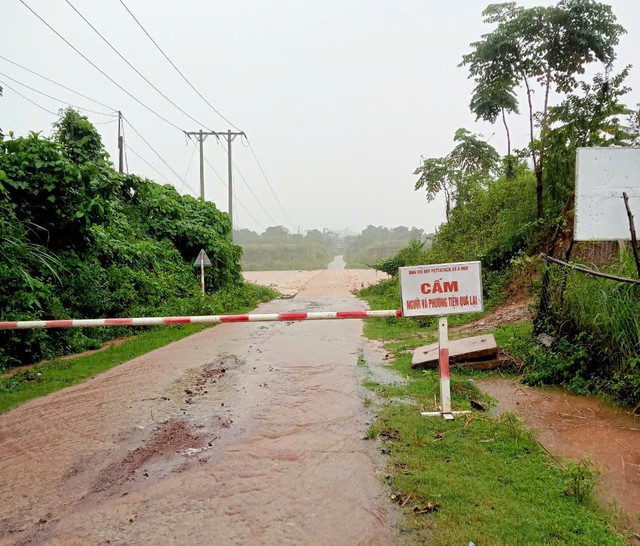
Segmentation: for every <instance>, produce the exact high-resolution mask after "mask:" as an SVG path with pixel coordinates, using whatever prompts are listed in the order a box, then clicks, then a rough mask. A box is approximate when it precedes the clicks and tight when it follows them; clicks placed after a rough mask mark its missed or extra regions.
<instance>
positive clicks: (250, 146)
mask: <svg viewBox="0 0 640 546" xmlns="http://www.w3.org/2000/svg"><path fill="white" fill-rule="evenodd" d="M247 143H248V144H249V150H250V151H251V154H252V155H253V158H254V159H255V160H256V163H257V164H258V168H259V169H260V172H261V173H262V176H263V177H264V179H265V182H266V183H267V186H269V189H270V190H271V193H272V194H273V197H274V198H275V200H276V203H278V206H279V207H280V210H281V211H282V213H283V214H284V215H285V218H286V219H287V221H288V222H289V225H290V226H291V227H292V228H294V231H295V224H294V223H293V222H292V221H291V218H289V215H288V214H287V212H286V211H285V210H284V207H283V206H282V203H280V199H278V196H277V195H276V192H275V190H274V189H273V186H272V185H271V182H269V177H268V176H267V173H266V172H265V170H264V169H263V168H262V163H260V160H259V159H258V155H257V154H256V152H255V150H254V149H253V145H252V144H251V141H250V140H249V139H248V138H247Z"/></svg>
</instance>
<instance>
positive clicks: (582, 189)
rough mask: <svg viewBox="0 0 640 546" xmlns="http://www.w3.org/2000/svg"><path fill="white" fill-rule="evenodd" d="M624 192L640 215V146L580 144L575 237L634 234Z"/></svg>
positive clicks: (598, 238)
mask: <svg viewBox="0 0 640 546" xmlns="http://www.w3.org/2000/svg"><path fill="white" fill-rule="evenodd" d="M622 192H627V195H628V196H629V207H630V208H631V212H632V213H634V214H635V215H636V216H640V148H578V154H577V157H576V219H575V229H574V239H575V240H576V241H614V240H626V239H630V238H631V234H630V232H629V220H628V218H627V212H626V209H625V206H624V200H623V199H622Z"/></svg>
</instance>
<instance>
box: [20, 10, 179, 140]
mask: <svg viewBox="0 0 640 546" xmlns="http://www.w3.org/2000/svg"><path fill="white" fill-rule="evenodd" d="M19 1H20V3H21V4H22V5H23V6H24V7H26V8H27V9H28V10H29V11H30V12H31V13H33V14H34V15H35V16H36V17H37V18H38V19H40V21H42V23H44V24H45V25H46V26H47V27H48V28H49V29H50V30H51V31H52V32H53V33H54V34H55V35H56V36H58V38H60V39H61V40H62V41H63V42H64V43H65V44H67V45H68V46H69V47H70V48H71V49H73V50H74V51H75V52H76V53H77V54H78V55H80V56H81V57H82V58H83V59H84V60H85V61H87V62H88V63H89V64H90V65H91V66H93V68H95V69H96V70H97V71H98V72H100V74H102V75H103V76H104V77H105V78H107V79H108V80H109V81H110V82H111V83H113V84H114V85H115V86H116V87H118V89H120V90H121V91H123V92H124V93H126V94H127V95H128V96H129V97H131V98H132V99H133V100H135V101H136V102H137V103H138V104H140V105H141V106H143V107H144V108H146V109H147V110H148V111H149V112H151V113H152V114H153V115H154V116H156V117H158V118H160V119H161V120H162V121H164V122H165V123H167V124H168V125H171V127H173V128H174V129H177V130H178V131H181V132H184V131H183V130H182V129H181V128H180V127H178V126H177V125H176V124H175V123H172V122H170V121H169V120H168V119H167V118H165V117H164V116H163V115H161V114H158V112H156V111H155V110H154V109H153V108H151V107H150V106H148V105H147V104H145V103H144V102H142V101H141V100H140V99H138V98H137V97H135V96H134V95H132V94H131V93H130V92H129V91H127V90H126V89H125V88H124V87H122V85H120V84H119V83H118V82H117V81H115V80H114V79H113V78H112V77H111V76H109V75H108V74H107V73H106V72H105V71H104V70H102V69H101V68H100V67H99V66H98V65H97V64H95V63H94V62H93V61H92V60H91V59H89V58H88V57H87V56H86V55H85V54H84V53H82V51H80V50H79V49H78V48H77V47H75V46H74V45H73V44H72V43H71V42H69V40H67V39H66V38H65V37H64V36H62V34H60V33H59V32H58V31H57V30H56V29H55V28H53V27H52V26H51V25H50V24H49V23H47V22H46V21H45V20H44V19H43V18H42V17H40V15H38V14H37V13H36V12H35V11H34V10H33V9H32V8H31V6H29V4H27V3H26V2H25V0H19Z"/></svg>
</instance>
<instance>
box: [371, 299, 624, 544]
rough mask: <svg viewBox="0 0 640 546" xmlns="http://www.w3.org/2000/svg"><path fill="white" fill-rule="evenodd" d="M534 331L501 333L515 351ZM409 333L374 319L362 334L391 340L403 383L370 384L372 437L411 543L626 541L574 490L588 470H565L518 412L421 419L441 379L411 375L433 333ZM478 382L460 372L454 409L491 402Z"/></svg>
mask: <svg viewBox="0 0 640 546" xmlns="http://www.w3.org/2000/svg"><path fill="white" fill-rule="evenodd" d="M367 299H368V298H367ZM371 303H372V304H373V305H375V303H374V302H371ZM373 305H372V306H373ZM381 322H383V321H377V323H381ZM529 329H530V323H521V324H517V325H510V326H509V327H505V328H502V329H499V331H497V332H496V337H497V338H500V340H501V342H503V343H506V344H508V343H511V344H513V345H514V346H515V345H517V344H518V342H519V341H518V340H520V339H521V338H524V337H526V336H527V335H530V334H528V333H529V331H530V330H529ZM412 331H413V327H406V328H405V329H404V335H403V336H402V337H399V336H398V333H399V330H398V326H397V325H394V324H392V323H391V324H387V325H386V326H385V325H384V324H382V325H380V324H378V325H375V324H374V321H368V323H367V324H366V326H365V333H367V334H370V333H372V332H373V333H374V334H375V337H377V338H378V339H393V340H394V341H393V342H391V343H388V344H387V345H386V348H387V350H388V351H390V352H391V354H392V355H393V357H394V358H393V361H392V364H391V367H392V368H394V369H395V370H396V371H397V372H399V374H400V375H401V376H403V377H405V378H406V380H407V382H406V383H405V384H399V383H395V384H391V385H385V384H380V383H377V382H375V381H373V380H371V379H370V378H369V379H367V380H366V381H365V382H364V385H365V387H367V388H369V389H371V390H373V391H374V392H375V393H376V395H377V399H378V401H379V403H378V417H377V419H376V421H375V422H374V423H373V425H372V426H371V427H370V429H369V430H368V431H367V434H366V436H367V437H368V438H376V437H377V438H379V439H380V440H381V441H382V442H383V444H384V446H383V452H384V453H387V454H388V455H389V468H388V476H387V481H388V484H389V485H390V487H391V489H392V491H393V494H392V498H393V499H394V500H395V501H396V502H398V504H399V505H400V506H401V508H400V510H401V512H402V526H403V528H404V530H405V531H407V533H408V536H409V537H410V539H409V543H415V544H424V543H428V544H438V545H442V546H446V545H461V544H464V545H467V544H469V543H470V542H473V543H475V544H477V545H480V544H482V545H513V544H523V545H524V544H554V545H560V544H566V545H576V546H577V545H580V546H583V545H589V544H592V545H614V544H615V545H624V544H625V541H624V540H623V539H622V538H621V537H620V536H619V535H618V534H617V533H615V532H614V531H613V527H612V521H609V517H610V516H609V515H608V514H605V513H604V512H603V511H601V510H600V509H599V508H598V506H597V505H596V504H595V503H594V502H593V501H592V500H591V497H590V495H582V494H581V495H578V494H577V493H576V492H577V491H579V492H582V491H585V489H588V487H587V488H585V487H576V486H575V481H576V476H577V475H578V474H580V479H581V480H582V475H583V474H585V473H584V472H581V473H576V472H575V471H572V470H571V467H570V466H569V467H568V468H567V469H564V468H561V467H559V466H558V465H557V464H556V462H555V461H554V460H553V459H552V458H551V457H550V456H549V455H548V454H547V453H546V452H545V451H544V450H543V449H542V448H541V447H540V446H539V445H538V443H537V442H536V441H535V438H534V437H533V435H532V433H531V431H530V430H529V429H527V428H526V427H524V426H523V424H522V423H521V421H520V419H519V418H518V417H517V416H516V415H515V414H513V413H507V414H504V415H502V416H501V417H500V418H493V417H491V416H489V415H487V414H486V413H482V412H477V411H475V412H473V413H472V414H471V415H469V416H460V417H458V418H457V419H456V420H455V421H453V422H451V421H444V420H442V419H437V418H429V417H422V416H421V415H420V410H421V409H422V408H425V409H429V410H431V409H433V399H434V395H436V394H437V393H438V390H439V382H438V375H437V372H436V371H426V372H425V371H414V370H412V369H411V355H409V354H407V353H406V352H405V351H406V349H410V348H413V347H414V346H416V344H420V343H423V342H425V338H426V337H429V336H431V337H434V334H435V332H433V330H431V331H429V330H427V331H426V332H424V331H419V330H418V331H416V332H415V334H413V333H411V332H412ZM418 336H420V337H418ZM478 376H486V372H477V371H466V370H459V369H455V371H454V374H453V378H452V381H451V387H452V402H453V406H454V408H455V409H464V410H467V409H470V408H471V403H470V401H471V399H472V398H478V399H481V400H483V401H485V402H486V401H488V398H487V397H486V395H484V394H483V393H481V392H480V391H479V389H478V388H477V387H476V386H475V383H474V379H475V378H476V377H478ZM587 474H588V473H587ZM586 478H588V476H586ZM586 478H585V479H586ZM587 481H588V480H587ZM585 484H586V482H585Z"/></svg>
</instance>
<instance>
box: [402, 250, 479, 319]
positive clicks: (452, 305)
mask: <svg viewBox="0 0 640 546" xmlns="http://www.w3.org/2000/svg"><path fill="white" fill-rule="evenodd" d="M399 273H400V290H401V292H402V314H403V315H404V316H405V317H420V316H424V315H439V316H440V315H454V314H456V313H477V312H480V311H482V310H483V309H484V303H483V300H482V277H481V274H480V262H462V263H457V264H436V265H417V266H412V267H401V268H400V269H399Z"/></svg>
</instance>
